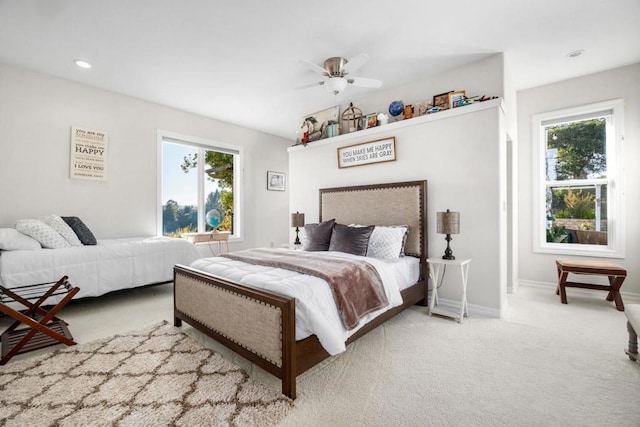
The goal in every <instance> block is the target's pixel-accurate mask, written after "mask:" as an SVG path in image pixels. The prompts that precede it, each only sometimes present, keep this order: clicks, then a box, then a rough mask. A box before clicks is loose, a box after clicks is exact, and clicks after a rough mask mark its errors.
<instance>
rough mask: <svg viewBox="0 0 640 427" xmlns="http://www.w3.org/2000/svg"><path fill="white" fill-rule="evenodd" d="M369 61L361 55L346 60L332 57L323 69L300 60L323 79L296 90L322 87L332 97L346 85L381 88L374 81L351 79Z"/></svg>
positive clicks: (358, 78)
mask: <svg viewBox="0 0 640 427" xmlns="http://www.w3.org/2000/svg"><path fill="white" fill-rule="evenodd" d="M368 60H369V56H368V55H366V54H364V53H361V54H360V55H356V56H355V57H353V58H351V59H350V60H347V59H346V58H342V57H340V56H334V57H332V58H329V59H327V60H325V61H324V67H321V66H319V65H317V64H314V63H313V62H311V61H307V60H305V59H303V60H302V62H304V63H305V64H307V65H308V66H309V68H311V70H313V71H315V72H316V73H319V74H322V75H323V76H324V77H325V79H324V80H322V81H319V82H316V83H312V84H309V85H305V86H301V87H298V88H297V89H306V88H309V87H313V86H324V87H326V88H327V90H328V91H329V92H332V93H333V94H334V95H337V94H339V93H340V92H341V91H342V90H343V89H344V88H345V87H347V85H348V84H350V85H353V86H359V87H371V88H378V87H380V86H382V82H381V81H380V80H376V79H369V78H366V77H351V76H350V75H351V74H353V73H354V72H355V71H356V70H358V68H360V67H362V65H363V64H364V63H365V62H367V61H368Z"/></svg>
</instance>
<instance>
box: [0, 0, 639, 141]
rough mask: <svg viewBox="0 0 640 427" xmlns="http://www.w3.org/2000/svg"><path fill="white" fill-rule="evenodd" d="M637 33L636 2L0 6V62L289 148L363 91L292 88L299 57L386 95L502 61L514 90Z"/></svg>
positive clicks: (546, 79)
mask: <svg viewBox="0 0 640 427" xmlns="http://www.w3.org/2000/svg"><path fill="white" fill-rule="evenodd" d="M639 22H640V0H608V1H606V2H605V1H602V0H520V1H514V0H485V1H478V0H448V1H447V0H438V1H433V0H410V1H397V2H390V1H378V0H367V1H344V0H338V1H336V0H325V1H321V2H313V6H312V5H311V2H308V1H301V0H280V1H278V0H272V1H261V0H253V1H246V0H245V1H242V0H236V1H213V0H135V1H132V0H129V1H125V0H56V1H48V0H20V1H18V0H0V62H2V63H6V64H10V65H16V66H20V67H24V68H27V69H31V70H35V71H39V72H43V73H47V74H51V75H54V76H58V77H62V78H65V79H69V80H73V81H76V82H81V83H84V84H87V85H90V86H95V87H99V88H103V89H107V90H111V91H114V92H118V93H123V94H127V95H131V96H134V97H137V98H142V99H145V100H148V101H152V102H156V103H159V104H163V105H168V106H171V107H175V108H179V109H182V110H186V111H190V112H193V113H197V114H201V115H204V116H208V117H213V118H216V119H220V120H223V121H226V122H231V123H236V124H239V125H242V126H246V127H249V128H253V129H259V130H262V131H265V132H268V133H271V134H275V135H279V136H283V137H285V138H288V139H291V140H293V139H294V138H295V131H296V128H297V126H298V121H299V119H300V117H302V116H303V115H305V114H308V113H310V112H314V111H319V110H322V109H324V108H326V107H329V106H331V105H335V104H336V103H339V104H343V103H345V102H348V101H350V100H355V99H358V98H360V97H363V96H366V95H367V94H368V93H371V91H375V90H376V89H363V88H356V87H352V86H349V87H347V89H345V91H344V92H343V93H342V94H341V95H339V96H338V97H337V98H336V97H335V96H334V95H332V94H329V93H328V92H327V91H326V90H325V89H324V88H323V87H313V88H309V89H305V90H294V88H296V87H298V86H303V85H305V84H309V83H312V82H314V81H319V80H321V78H319V77H320V76H319V75H318V74H316V73H314V72H313V71H311V70H310V69H309V67H307V66H305V65H304V64H303V63H301V62H300V60H301V59H307V60H310V61H312V62H314V63H317V64H322V62H323V61H324V59H326V58H328V57H331V56H343V57H346V58H351V57H354V56H355V55H357V54H359V53H363V52H364V53H366V54H368V55H369V56H370V60H369V61H368V62H367V63H366V64H365V65H363V66H362V67H361V68H360V69H359V70H358V72H357V73H356V76H361V77H370V78H375V79H380V80H382V81H383V82H384V88H393V87H394V86H399V85H402V84H405V83H408V82H411V81H415V80H419V79H423V78H426V77H428V76H429V75H432V74H435V73H439V72H442V71H444V70H447V69H450V68H454V67H457V66H460V65H462V64H465V63H468V62H471V61H475V60H478V59H481V58H483V57H486V56H489V55H493V54H495V53H499V52H504V54H505V61H506V63H507V66H508V69H509V70H510V73H511V77H512V79H513V80H512V81H513V84H514V85H515V87H516V89H523V88H528V87H533V86H538V85H541V84H545V83H550V82H554V81H558V80H563V79H568V78H572V77H576V76H579V75H584V74H589V73H593V72H597V71H602V70H606V69H610V68H615V67H619V66H622V65H627V64H632V63H636V62H640V24H639ZM577 49H584V50H585V53H584V54H583V55H581V56H579V57H577V58H574V59H568V58H567V56H566V55H567V53H568V52H571V51H574V50H577ZM74 58H83V59H86V60H88V61H90V62H91V63H93V68H92V69H90V70H84V69H80V68H78V67H76V66H75V65H74V64H73V62H72V60H73V59H74ZM0 84H1V82H0ZM389 101H392V100H389Z"/></svg>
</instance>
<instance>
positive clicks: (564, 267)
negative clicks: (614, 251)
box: [556, 259, 627, 311]
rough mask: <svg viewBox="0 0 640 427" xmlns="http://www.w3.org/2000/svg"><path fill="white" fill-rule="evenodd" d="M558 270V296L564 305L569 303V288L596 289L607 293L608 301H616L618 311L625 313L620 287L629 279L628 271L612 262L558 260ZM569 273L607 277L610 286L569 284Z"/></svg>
mask: <svg viewBox="0 0 640 427" xmlns="http://www.w3.org/2000/svg"><path fill="white" fill-rule="evenodd" d="M556 267H557V268H558V286H557V288H556V295H558V294H559V295H560V299H561V301H562V303H563V304H566V303H567V292H566V289H565V288H567V287H573V288H583V289H595V290H598V291H607V292H609V293H608V294H607V301H615V303H616V309H617V310H618V311H624V304H623V303H622V297H620V287H621V286H622V282H624V279H625V278H626V277H627V270H626V269H624V268H623V267H620V266H619V265H617V264H613V263H610V262H597V261H582V260H568V259H559V260H556ZM569 273H573V274H588V275H592V276H607V277H608V278H609V284H608V285H596V284H591V283H580V282H569V281H567V277H568V276H569Z"/></svg>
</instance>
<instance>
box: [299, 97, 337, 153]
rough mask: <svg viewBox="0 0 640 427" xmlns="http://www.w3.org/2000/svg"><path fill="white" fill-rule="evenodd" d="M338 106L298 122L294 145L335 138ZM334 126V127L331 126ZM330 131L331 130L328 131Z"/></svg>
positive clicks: (305, 117)
mask: <svg viewBox="0 0 640 427" xmlns="http://www.w3.org/2000/svg"><path fill="white" fill-rule="evenodd" d="M339 115H340V106H338V105H336V106H335V107H331V108H327V109H326V110H322V111H318V112H316V113H312V114H308V115H306V116H304V117H303V118H302V119H301V120H300V124H299V125H298V132H297V133H298V136H297V138H296V145H299V144H305V145H306V144H308V143H309V142H313V141H318V140H320V139H325V138H329V137H330V136H337V129H336V128H337V127H338V126H337V125H338V123H339V122H338V116H339ZM333 125H336V126H333ZM330 129H331V130H330Z"/></svg>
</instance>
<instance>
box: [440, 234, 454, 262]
mask: <svg viewBox="0 0 640 427" xmlns="http://www.w3.org/2000/svg"><path fill="white" fill-rule="evenodd" d="M444 240H446V241H447V249H445V251H444V255H442V259H456V257H454V256H453V251H452V250H451V248H450V247H449V242H450V241H451V240H452V239H451V234H447V237H445V238H444Z"/></svg>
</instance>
